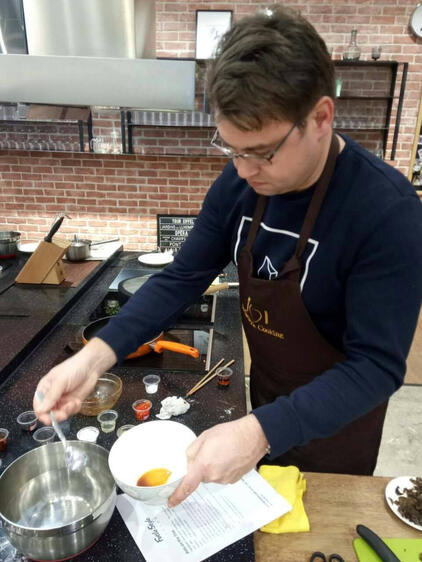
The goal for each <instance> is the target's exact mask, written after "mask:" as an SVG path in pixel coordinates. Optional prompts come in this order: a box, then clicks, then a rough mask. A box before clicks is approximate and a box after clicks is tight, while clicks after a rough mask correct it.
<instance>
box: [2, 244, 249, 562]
mask: <svg viewBox="0 0 422 562" xmlns="http://www.w3.org/2000/svg"><path fill="white" fill-rule="evenodd" d="M138 255H139V254H138V253H133V252H123V253H121V254H119V255H118V256H115V257H114V258H112V259H111V260H109V261H108V262H103V263H102V264H101V265H100V266H99V267H98V268H97V269H96V270H95V271H94V272H93V273H92V274H91V275H90V276H89V277H87V279H85V280H84V282H83V283H82V284H81V285H79V287H76V288H73V289H72V288H70V289H69V288H68V289H64V288H59V287H34V286H17V285H14V286H12V287H10V288H8V289H7V290H5V288H7V287H8V286H9V285H10V283H11V282H12V281H13V279H14V277H15V276H16V273H17V272H18V271H19V269H20V268H21V267H22V265H23V263H24V258H23V257H19V258H18V259H17V260H15V261H14V265H13V266H12V267H11V268H9V269H7V270H6V271H5V272H4V273H3V274H2V275H0V330H1V334H2V335H1V341H2V344H1V349H2V353H1V358H0V383H1V381H3V382H2V384H1V386H0V427H6V428H7V429H9V431H10V435H9V440H8V445H7V449H6V450H5V451H4V452H2V453H0V460H1V461H2V466H1V467H0V473H1V472H2V471H3V470H4V469H5V468H6V467H7V466H8V465H9V464H10V463H11V462H12V461H13V460H14V459H16V458H17V457H18V456H20V455H21V454H23V453H25V452H27V451H29V450H30V449H32V448H34V447H35V446H36V443H35V441H34V440H33V439H32V436H31V435H29V434H27V433H23V432H22V431H21V430H20V429H19V428H18V426H17V423H16V417H17V415H18V414H19V413H20V412H23V411H25V410H28V409H31V408H32V397H33V394H34V390H35V387H36V384H37V382H38V380H39V379H40V378H41V376H43V375H44V374H45V373H46V372H47V371H48V370H49V369H50V368H51V367H52V366H53V365H54V364H55V363H56V362H57V360H58V358H62V357H63V350H64V348H65V346H66V344H68V342H69V340H70V339H71V338H72V336H74V334H76V333H77V332H78V330H79V329H80V326H81V325H83V324H87V323H88V322H89V316H90V314H91V313H92V311H93V310H94V309H95V308H96V307H97V306H98V304H99V303H100V302H101V301H102V300H103V298H104V296H105V294H106V293H107V288H108V287H109V285H110V283H111V282H112V280H113V279H114V278H115V277H116V276H117V274H118V273H119V271H120V270H121V269H122V268H123V267H130V268H137V267H138V266H139V262H138V261H137V257H138ZM227 273H228V277H229V279H230V280H234V279H235V276H236V271H235V270H234V268H231V267H229V268H228V270H227ZM12 313H15V314H25V315H26V314H27V315H28V316H22V317H15V318H12V317H10V318H5V317H3V318H2V317H1V314H12ZM223 356H224V357H225V358H226V359H227V360H228V359H231V358H235V359H236V362H235V364H234V365H233V366H232V368H233V371H234V375H233V377H232V382H231V385H230V386H229V387H228V388H227V389H221V388H219V387H218V386H217V383H216V382H215V381H212V382H211V383H209V384H208V385H207V386H205V387H204V389H202V390H199V391H198V392H197V393H196V394H195V395H194V396H192V399H191V408H190V410H189V411H188V412H187V413H186V414H184V415H183V416H182V417H181V418H180V419H179V418H177V420H178V421H181V422H182V423H185V424H186V425H188V426H189V427H190V428H191V429H193V430H194V431H195V432H196V433H197V434H199V433H201V432H202V431H203V430H205V429H207V428H209V427H211V426H213V425H215V424H216V423H221V422H226V421H230V420H233V419H236V418H239V417H241V416H242V415H244V414H245V413H246V400H245V385H244V371H243V351H242V339H241V327H240V313H239V304H238V293H237V291H236V290H229V291H224V292H222V293H220V294H219V296H218V298H217V308H216V318H215V326H214V344H213V353H212V358H211V365H214V364H215V363H216V362H217V361H218V360H219V359H220V358H221V357H223ZM63 358H64V357H63ZM110 371H112V372H114V373H116V374H118V375H119V376H120V377H121V378H122V380H123V392H122V396H121V397H120V399H119V400H118V402H117V403H116V404H115V406H114V409H116V410H117V411H118V413H119V419H118V423H117V427H119V426H120V425H124V424H127V423H135V419H134V416H133V412H132V409H131V404H132V402H133V401H134V400H136V399H138V398H144V397H146V396H147V395H146V393H145V389H144V385H143V384H142V377H143V375H144V374H146V372H154V371H153V370H151V369H145V368H143V367H142V366H141V362H140V360H136V363H132V364H131V362H130V361H125V362H124V363H123V364H122V365H120V366H116V367H114V368H112V369H110ZM157 373H159V374H160V376H161V384H160V386H159V391H158V393H157V394H155V395H148V398H149V399H152V402H153V408H152V414H151V417H152V418H154V416H155V414H156V413H158V412H159V409H160V401H161V400H162V399H163V398H165V397H166V396H171V395H176V394H177V395H184V393H185V392H186V391H187V390H189V389H190V388H191V387H192V386H193V385H194V384H195V382H197V380H198V376H202V374H201V375H199V374H198V373H195V372H185V373H183V372H171V371H163V370H160V371H157ZM86 425H95V426H98V422H97V420H96V418H95V417H88V416H83V415H81V414H78V415H76V416H73V417H72V418H71V420H70V421H66V422H64V423H63V424H62V426H63V430H64V433H65V434H66V436H67V437H68V438H69V439H75V438H76V433H77V431H78V430H79V429H80V428H81V427H84V426H86ZM115 439H116V434H115V432H113V433H110V434H104V433H100V435H99V438H98V441H97V442H98V444H100V445H103V446H104V447H106V448H107V449H109V448H110V447H111V446H112V445H113V443H114V441H115ZM73 560H75V561H78V562H97V561H98V560H102V561H110V562H111V561H113V562H115V561H116V560H117V561H125V562H130V561H132V560H133V561H135V560H137V561H138V560H143V557H142V555H141V554H140V551H139V550H138V548H137V546H136V544H135V542H134V541H133V539H132V538H131V536H130V534H129V531H128V530H127V528H126V526H125V524H124V522H123V521H122V519H121V517H120V514H119V513H118V511H117V510H115V511H114V513H113V516H112V518H111V521H110V523H109V525H108V527H107V529H106V531H105V533H104V534H103V536H102V537H101V538H100V540H99V541H98V542H97V543H96V544H95V545H94V546H93V547H92V548H90V549H89V550H88V551H87V552H85V553H83V554H81V555H80V556H77V557H75V558H74V559H73ZM210 560H212V561H213V562H226V561H227V562H228V561H233V562H252V561H254V560H255V555H254V547H253V537H252V535H250V536H248V537H245V538H244V539H242V540H240V541H238V542H236V543H234V544H233V545H230V546H229V547H227V548H226V549H224V550H222V551H221V552H219V553H217V554H215V555H214V556H213V557H211V558H210Z"/></svg>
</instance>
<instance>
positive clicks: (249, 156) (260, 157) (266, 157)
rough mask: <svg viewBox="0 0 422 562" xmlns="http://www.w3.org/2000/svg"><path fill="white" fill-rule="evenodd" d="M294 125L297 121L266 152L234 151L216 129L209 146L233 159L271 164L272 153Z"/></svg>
mask: <svg viewBox="0 0 422 562" xmlns="http://www.w3.org/2000/svg"><path fill="white" fill-rule="evenodd" d="M296 126H297V123H293V125H292V126H291V128H290V129H289V132H288V133H287V134H286V135H285V136H284V137H283V138H282V139H281V141H280V142H279V143H278V144H277V145H276V147H275V148H273V150H271V152H269V153H268V154H255V153H254V152H235V151H234V150H233V149H232V148H230V147H229V146H227V145H225V144H224V141H223V140H222V139H221V138H220V136H219V134H218V129H216V130H215V133H214V135H213V137H212V139H211V146H213V147H214V148H217V149H218V150H219V151H220V152H221V153H222V154H224V156H227V157H228V158H233V160H234V159H236V158H243V159H244V160H249V161H250V162H254V163H255V164H259V165H261V166H262V165H266V164H271V161H272V159H273V158H274V155H275V154H276V152H277V151H278V150H280V148H281V147H282V146H283V144H284V143H285V142H286V140H287V139H288V138H289V136H290V134H291V132H292V131H293V129H294V128H295V127H296Z"/></svg>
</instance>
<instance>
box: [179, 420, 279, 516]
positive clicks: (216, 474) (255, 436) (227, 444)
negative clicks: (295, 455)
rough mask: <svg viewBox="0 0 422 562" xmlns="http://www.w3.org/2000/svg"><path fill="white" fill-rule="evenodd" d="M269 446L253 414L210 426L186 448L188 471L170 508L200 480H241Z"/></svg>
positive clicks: (222, 481)
mask: <svg viewBox="0 0 422 562" xmlns="http://www.w3.org/2000/svg"><path fill="white" fill-rule="evenodd" d="M267 446H268V442H267V438H266V437H265V434H264V432H263V430H262V427H261V425H260V423H259V421H258V420H257V419H256V417H255V416H254V415H253V414H250V415H248V416H245V417H244V418H241V419H240V420H236V421H232V422H227V423H222V424H219V425H216V426H214V427H212V428H211V429H207V431H204V432H203V433H201V435H200V436H199V437H198V438H197V439H196V440H195V441H194V442H193V443H192V445H191V446H190V447H189V448H188V450H187V451H186V455H187V459H188V472H187V474H186V476H185V477H184V478H183V480H182V482H181V483H180V485H179V487H178V488H177V489H176V490H175V491H174V492H173V494H172V495H171V496H170V498H169V500H168V505H169V507H175V506H176V505H178V504H179V503H180V502H182V501H183V500H185V499H186V498H187V497H188V496H189V495H190V494H191V493H192V492H194V491H195V490H196V488H197V487H198V486H199V484H200V482H219V483H221V484H232V483H234V482H237V481H238V480H239V479H240V478H241V477H242V476H243V475H244V474H246V473H247V472H249V471H250V470H252V468H254V467H255V466H256V463H257V462H258V461H259V459H260V458H262V457H263V456H264V455H265V452H266V449H267Z"/></svg>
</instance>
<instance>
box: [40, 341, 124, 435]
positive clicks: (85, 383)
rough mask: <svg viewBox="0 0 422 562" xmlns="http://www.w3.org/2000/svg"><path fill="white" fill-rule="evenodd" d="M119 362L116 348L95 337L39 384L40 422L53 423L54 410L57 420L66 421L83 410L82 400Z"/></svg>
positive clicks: (54, 368) (57, 366) (52, 370)
mask: <svg viewBox="0 0 422 562" xmlns="http://www.w3.org/2000/svg"><path fill="white" fill-rule="evenodd" d="M116 361H117V357H116V354H115V353H114V351H113V350H112V348H111V347H110V346H109V345H108V344H106V343H105V342H104V341H103V340H101V339H99V338H93V339H92V340H90V341H89V342H88V344H87V345H86V346H85V347H84V348H83V349H81V351H79V352H78V353H77V354H76V355H74V356H73V357H71V358H69V359H66V361H63V363H60V364H59V365H56V366H55V367H53V369H51V371H49V372H48V373H47V374H46V375H45V376H44V377H43V378H42V379H41V380H40V381H39V383H38V386H37V391H39V392H40V393H41V396H43V398H42V400H40V399H39V397H38V396H37V395H35V396H34V411H35V414H36V416H37V417H38V419H39V420H40V421H41V422H42V423H44V424H46V425H49V424H51V419H50V414H49V412H50V411H51V410H54V413H55V415H56V418H57V421H63V420H65V419H67V418H68V417H69V416H70V415H72V414H76V413H77V412H79V410H80V409H81V405H82V401H83V400H84V399H85V398H86V397H87V396H88V395H89V394H90V393H91V392H92V390H93V389H94V387H95V385H96V383H97V380H98V378H99V377H100V376H101V375H102V374H103V373H104V372H105V371H106V370H107V369H109V368H110V367H112V366H113V365H114V364H115V363H116Z"/></svg>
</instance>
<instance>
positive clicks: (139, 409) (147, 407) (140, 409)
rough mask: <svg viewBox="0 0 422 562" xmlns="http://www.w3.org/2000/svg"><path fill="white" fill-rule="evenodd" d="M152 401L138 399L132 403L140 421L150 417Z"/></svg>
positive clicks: (136, 416)
mask: <svg viewBox="0 0 422 562" xmlns="http://www.w3.org/2000/svg"><path fill="white" fill-rule="evenodd" d="M151 406H152V402H151V401H150V400H145V399H142V400H136V402H134V403H133V404H132V408H133V411H134V412H135V418H136V419H137V420H139V421H145V420H147V419H148V418H149V413H150V411H151Z"/></svg>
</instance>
